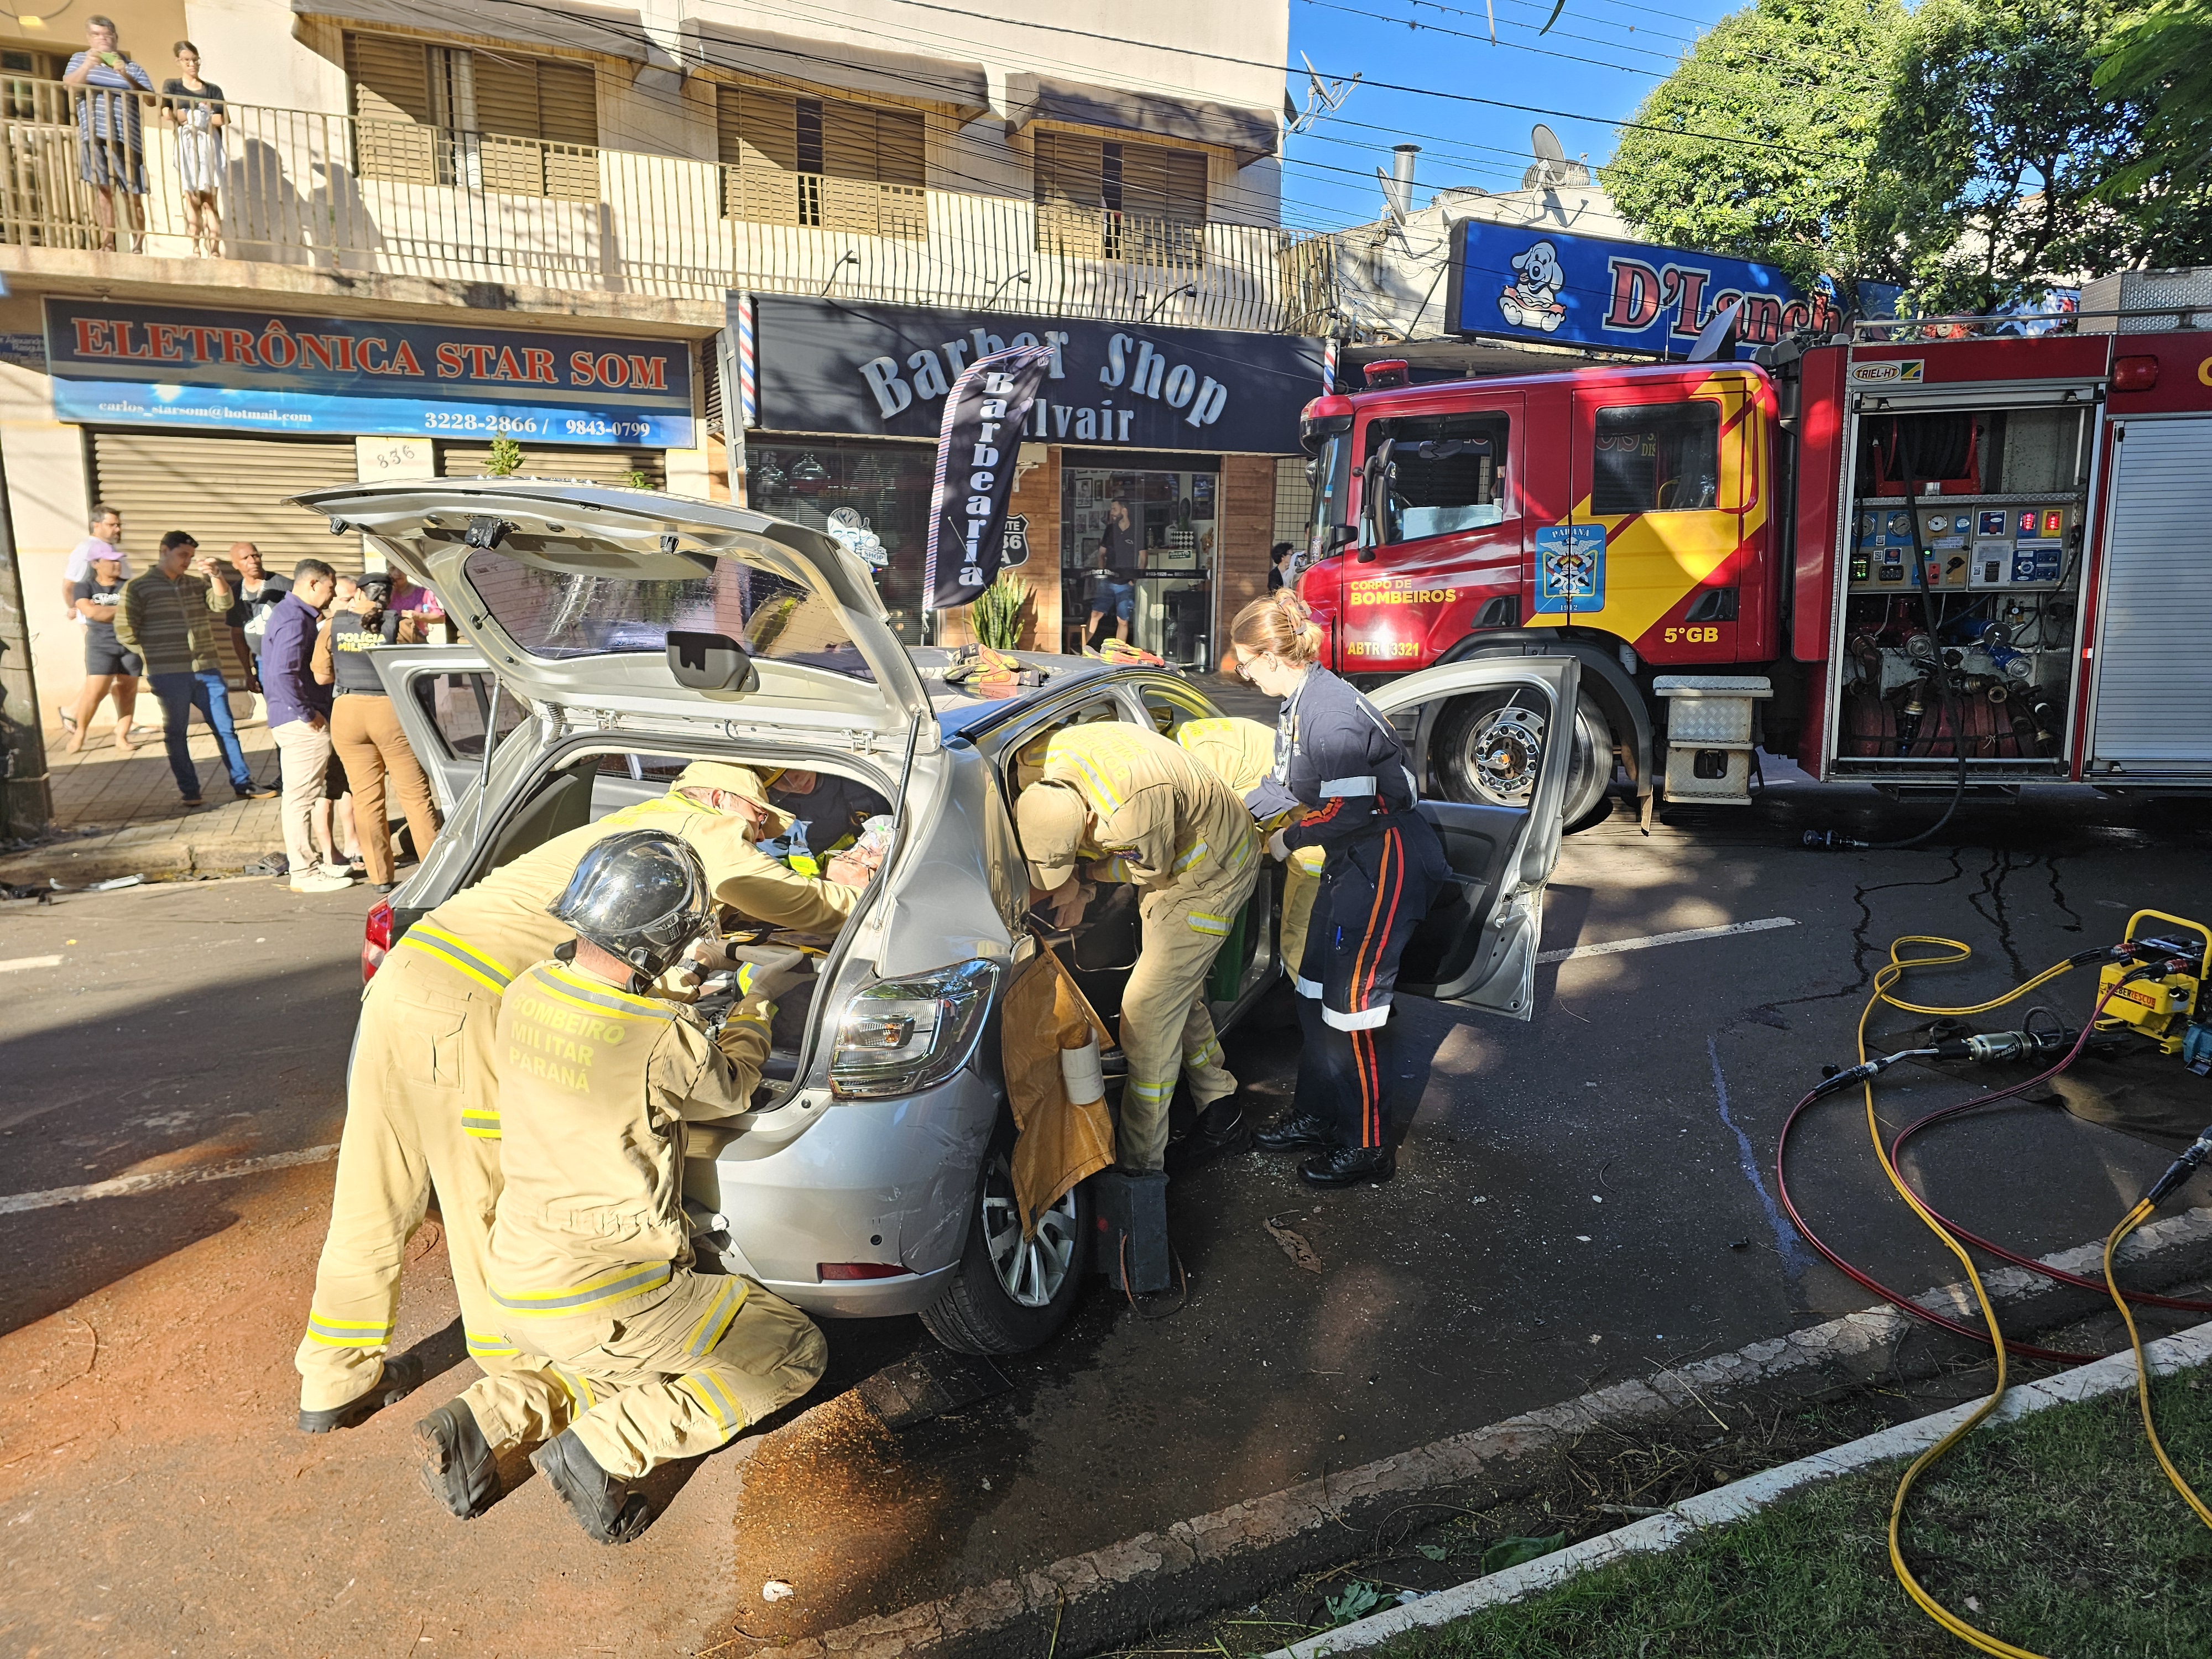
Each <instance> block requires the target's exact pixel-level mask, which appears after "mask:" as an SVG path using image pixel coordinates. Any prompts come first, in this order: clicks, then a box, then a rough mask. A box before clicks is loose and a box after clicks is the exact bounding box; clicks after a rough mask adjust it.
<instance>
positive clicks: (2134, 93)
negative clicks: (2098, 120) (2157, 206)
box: [2097, 0, 2212, 197]
mask: <svg viewBox="0 0 2212 1659" xmlns="http://www.w3.org/2000/svg"><path fill="white" fill-rule="evenodd" d="M2103 50H2104V52H2106V54H2107V56H2106V58H2105V60H2104V61H2103V62H2102V63H2101V64H2099V65H2098V66H2097V88H2098V90H2100V92H2103V93H2105V94H2107V95H2109V96H2112V97H2117V98H2125V99H2128V100H2130V101H2132V102H2134V103H2136V104H2138V105H2140V106H2142V108H2143V109H2145V110H2147V111H2148V112H2149V113H2148V119H2147V120H2146V121H2145V122H2144V124H2143V153H2142V157H2141V159H2139V160H2138V161H2136V162H2135V163H2134V164H2133V165H2132V166H2130V167H2124V168H2123V169H2121V171H2120V172H2119V173H2118V174H2117V175H2116V176H2115V177H2114V179H2112V186H2111V192H2112V194H2113V195H2114V196H2116V197H2126V196H2127V195H2129V194H2130V193H2131V192H2134V191H2142V190H2146V189H2149V190H2160V189H2163V190H2165V191H2173V192H2181V193H2187V192H2192V191H2202V190H2203V189H2205V188H2206V187H2207V186H2208V185H2212V0H2160V3H2158V4H2156V5H2154V6H2152V7H2151V8H2150V9H2149V10H2148V11H2142V12H2136V13H2135V14H2133V15H2130V16H2127V17H2124V18H2122V19H2121V20H2120V21H2119V24H2118V27H2116V28H2115V29H2114V30H2113V32H2112V34H2111V35H2110V36H2109V37H2108V38H2107V39H2106V42H2105V45H2104V47H2103Z"/></svg>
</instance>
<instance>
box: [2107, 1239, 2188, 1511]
mask: <svg viewBox="0 0 2212 1659" xmlns="http://www.w3.org/2000/svg"><path fill="white" fill-rule="evenodd" d="M2157 1207H2158V1206H2156V1205H2154V1204H2153V1203H2152V1202H2151V1201H2150V1200H2148V1199H2145V1200H2143V1201H2142V1203H2140V1204H2138V1205H2136V1206H2135V1208H2134V1209H2132V1210H2130V1211H2129V1212H2127V1213H2126V1214H2125V1215H2124V1216H2122V1217H2121V1218H2120V1225H2118V1226H2117V1227H2115V1228H2113V1229H2112V1231H2111V1233H2110V1234H2108V1235H2107V1236H2106V1239H2105V1288H2106V1290H2108V1291H2111V1292H2112V1300H2113V1301H2114V1302H2115V1303H2116V1304H2118V1307H2119V1310H2120V1317H2121V1318H2122V1319H2124V1320H2125V1321H2126V1322H2127V1326H2128V1346H2130V1348H2132V1349H2134V1350H2135V1355H2136V1399H2137V1400H2138V1401H2141V1402H2142V1420H2143V1432H2144V1433H2145V1434H2147V1435H2148V1436H2149V1437H2150V1449H2151V1455H2153V1456H2154V1457H2156V1458H2157V1459H2158V1466H2159V1468H2161V1469H2164V1470H2165V1471H2166V1479H2167V1480H2170V1481H2172V1483H2173V1489H2174V1491H2176V1492H2179V1493H2180V1494H2181V1496H2182V1499H2183V1501H2184V1502H2185V1503H2186V1504H2188V1505H2189V1507H2190V1508H2191V1509H2192V1510H2196V1511H2197V1519H2198V1520H2199V1521H2202V1522H2203V1523H2204V1524H2205V1525H2206V1526H2208V1527H2212V1510H2208V1509H2206V1508H2205V1507H2204V1500H2203V1498H2199V1497H2198V1496H2197V1493H2196V1491H2195V1489H2194V1488H2192V1487H2191V1486H2190V1484H2189V1483H2188V1482H2187V1481H2186V1480H2183V1479H2182V1478H2181V1471H2180V1470H2179V1469H2177V1468H2174V1467H2173V1460H2172V1458H2170V1457H2168V1456H2167V1455H2166V1445H2165V1443H2164V1442H2163V1441H2161V1440H2160V1438H2159V1437H2158V1425H2157V1423H2156V1422H2155V1421H2154V1420H2153V1419H2152V1417H2151V1410H2150V1361H2148V1359H2146V1358H2143V1346H2142V1337H2141V1336H2139V1335H2137V1334H2136V1316H2135V1315H2134V1314H2132V1313H2131V1312H2130V1311H2129V1310H2128V1304H2127V1298H2125V1297H2123V1296H2122V1295H2121V1294H2120V1291H2119V1280H2118V1279H2116V1278H2114V1277H2113V1275H2112V1257H2113V1256H2114V1255H2117V1254H2118V1251H2119V1248H2120V1244H2121V1243H2122V1241H2123V1240H2124V1239H2125V1238H2126V1237H2127V1236H2128V1235H2129V1234H2130V1233H2131V1232H2133V1231H2135V1230H2136V1228H2138V1227H2140V1226H2142V1225H2143V1223H2144V1222H2146V1221H2148V1220H2149V1219H2150V1218H2151V1213H2152V1212H2153V1211H2154V1210H2155V1209H2156V1208H2157Z"/></svg>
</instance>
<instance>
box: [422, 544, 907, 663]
mask: <svg viewBox="0 0 2212 1659" xmlns="http://www.w3.org/2000/svg"><path fill="white" fill-rule="evenodd" d="M463 574H464V575H465V577H466V579H467V581H468V585H469V586H470V587H471V589H472V590H474V592H475V593H476V595H477V599H480V600H481V601H482V602H483V606H484V609H485V610H486V611H489V613H490V614H491V617H492V620H493V621H495V622H496V623H498V624H499V626H500V627H501V629H504V630H505V632H506V633H507V635H508V637H509V638H511V639H513V641H514V642H515V643H516V644H517V645H519V646H520V647H522V648H523V649H524V650H525V651H527V652H528V653H530V654H531V655H532V656H533V657H542V658H547V659H561V658H567V657H589V656H604V655H608V654H611V653H617V652H640V653H648V652H649V653H659V652H660V651H663V650H665V649H666V648H667V644H668V635H669V634H670V633H671V631H676V632H688V633H701V634H725V635H729V636H730V637H731V638H732V639H734V640H736V641H738V642H739V643H740V644H742V645H743V646H744V647H745V649H746V650H747V651H748V652H750V653H751V654H752V655H754V656H755V657H761V658H766V659H769V660H770V661H773V662H787V663H799V664H805V665H808V666H811V667H815V668H823V669H827V670H829V671H830V672H832V673H836V674H842V675H846V676H848V678H853V679H856V680H869V681H872V680H873V679H874V678H875V672H874V671H873V670H872V669H871V668H870V667H869V666H868V663H867V659H866V658H865V657H863V656H862V655H861V654H860V651H859V649H858V647H855V646H854V644H853V642H852V641H851V639H850V638H848V632H847V629H846V627H845V619H844V613H843V611H842V610H841V609H840V608H839V607H838V605H836V602H835V601H834V600H832V599H829V597H828V596H826V595H824V594H821V593H817V592H814V591H813V590H812V589H811V588H808V587H804V586H800V585H799V583H797V582H793V581H790V580H787V579H785V578H784V577H781V576H779V575H776V574H773V573H771V572H769V571H766V570H763V569H759V568H757V567H755V566H752V565H750V564H747V563H745V562H743V561H742V560H738V559H718V560H716V561H715V563H714V569H713V570H712V571H711V572H702V574H700V575H698V576H696V577H694V578H691V579H690V580H682V581H641V580H636V579H635V578H634V577H629V576H587V575H578V574H566V573H562V572H559V571H552V570H546V569H543V568H538V567H537V566H533V565H527V564H524V563H521V562H519V561H517V560H514V559H510V558H507V556H504V555H502V554H500V553H497V552H493V551H489V550H483V551H478V552H476V553H472V554H471V555H470V556H469V560H468V562H467V564H466V565H465V566H464V567H463Z"/></svg>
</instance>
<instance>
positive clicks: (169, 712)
mask: <svg viewBox="0 0 2212 1659" xmlns="http://www.w3.org/2000/svg"><path fill="white" fill-rule="evenodd" d="M198 552H199V544H198V543H197V542H196V541H194V540H193V539H192V538H191V536H190V535H188V534H187V533H185V532H184V531H181V530H172V531H171V532H169V533H168V534H167V535H166V536H164V537H162V538H161V557H160V559H159V560H158V561H157V562H155V567H154V568H153V569H151V570H149V571H148V572H147V573H146V574H144V575H143V576H134V577H132V578H131V580H129V581H127V582H125V584H124V585H123V594H122V602H121V603H120V604H118V605H117V606H116V608H115V637H116V639H117V640H118V641H120V642H121V644H122V646H123V648H124V649H125V650H126V651H129V652H131V653H134V654H135V655H136V656H137V657H138V659H140V660H141V661H142V662H143V663H144V664H145V665H146V683H147V684H148V685H149V686H150V687H151V688H152V690H153V692H154V696H155V700H156V701H157V702H160V703H161V741H162V744H163V745H164V746H165V747H166V748H167V750H168V751H169V771H170V774H171V775H172V776H173V777H174V778H175V779H176V781H177V788H178V790H179V792H180V793H182V794H183V796H184V798H185V805H186V806H187V807H194V806H202V805H205V804H206V803H205V802H204V800H203V799H201V796H200V780H199V773H198V771H197V769H195V768H194V767H193V765H192V757H191V746H190V739H189V734H188V732H187V730H186V726H187V723H188V722H189V721H190V720H191V714H192V711H193V710H194V709H197V710H198V711H199V715H200V718H201V719H202V720H205V721H206V722H207V723H208V725H209V726H210V728H211V729H212V730H213V731H214V732H215V739H216V746H217V747H218V748H220V749H221V750H222V762H223V767H224V769H225V770H227V771H228V773H229V774H230V787H231V788H232V789H233V790H234V791H235V792H236V793H237V795H238V798H239V799H240V800H265V799H268V798H269V797H270V796H271V795H274V794H275V793H276V791H275V790H274V789H271V788H270V787H268V786H267V785H266V784H263V783H258V782H256V781H254V776H253V774H252V770H251V769H248V768H247V766H246V751H245V750H243V749H241V748H240V746H239V742H238V728H237V726H235V725H234V724H233V722H232V720H231V718H230V687H229V686H228V684H225V683H224V681H223V678H222V654H221V653H222V641H223V640H224V637H225V634H226V630H225V629H224V627H223V619H224V618H225V617H227V616H228V614H229V611H230V608H231V606H232V605H233V604H234V603H235V596H234V594H233V593H232V592H231V591H230V583H229V581H228V579H227V578H226V577H225V576H224V574H223V572H222V568H221V567H219V566H218V565H217V564H216V562H215V561H214V560H213V559H208V558H200V557H197V554H198Z"/></svg>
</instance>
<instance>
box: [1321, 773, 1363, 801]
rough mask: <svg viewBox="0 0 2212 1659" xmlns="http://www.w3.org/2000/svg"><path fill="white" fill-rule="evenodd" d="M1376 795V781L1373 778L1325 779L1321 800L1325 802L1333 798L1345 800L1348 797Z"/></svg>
mask: <svg viewBox="0 0 2212 1659" xmlns="http://www.w3.org/2000/svg"><path fill="white" fill-rule="evenodd" d="M1373 793H1375V780H1374V779H1373V778H1371V777H1368V778H1324V779H1322V786H1321V798H1322V799H1323V800H1328V799H1331V798H1332V797H1336V798H1343V797H1346V796H1356V795H1371V794H1373Z"/></svg>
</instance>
